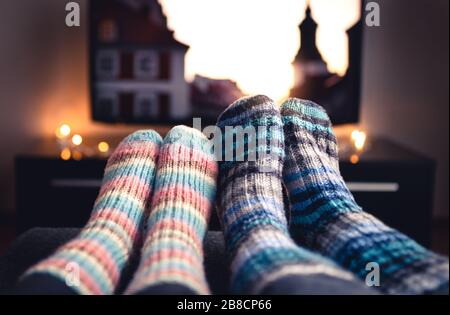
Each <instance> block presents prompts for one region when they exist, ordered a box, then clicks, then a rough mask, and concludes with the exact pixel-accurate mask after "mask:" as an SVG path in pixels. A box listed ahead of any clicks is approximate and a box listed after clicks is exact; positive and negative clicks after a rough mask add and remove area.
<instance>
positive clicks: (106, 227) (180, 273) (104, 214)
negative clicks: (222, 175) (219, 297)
mask: <svg viewBox="0 0 450 315" xmlns="http://www.w3.org/2000/svg"><path fill="white" fill-rule="evenodd" d="M208 147H209V146H208V139H207V138H206V137H205V136H203V134H202V133H201V132H200V131H198V130H195V129H192V128H188V127H184V126H178V127H175V128H173V129H172V130H171V131H170V132H169V133H168V134H167V136H166V137H165V139H164V141H163V140H162V139H161V137H160V135H159V134H157V133H156V132H155V131H151V130H148V131H138V132H136V133H134V134H132V135H130V136H128V137H127V138H125V139H124V140H123V141H122V142H121V144H120V145H119V146H118V148H117V149H116V150H115V152H114V153H113V154H112V155H111V157H110V158H109V160H108V163H107V166H106V169H105V175H104V178H103V184H102V188H101V190H100V193H99V196H98V197H97V200H96V202H95V205H94V209H93V211H92V215H91V218H90V219H89V221H88V223H87V225H86V226H85V227H84V228H83V229H82V231H81V233H80V234H79V236H78V237H77V238H75V239H74V240H72V241H70V242H69V243H67V244H65V245H64V246H62V247H61V248H59V249H58V250H57V251H56V253H55V254H53V255H52V256H50V257H49V258H47V259H46V260H44V261H42V262H40V263H39V264H37V265H36V266H34V267H32V268H31V269H30V270H29V271H27V272H26V273H25V275H24V276H23V277H22V279H21V281H20V282H19V284H18V287H17V293H19V294H96V295H99V294H113V293H117V289H118V285H119V282H120V278H121V276H122V274H123V273H124V270H125V269H126V267H127V266H128V265H129V262H130V259H131V257H132V255H133V253H134V252H137V251H138V250H139V249H141V258H140V263H139V266H138V269H137V271H136V273H135V275H134V277H133V280H132V281H131V283H130V284H129V285H128V287H127V288H126V290H125V294H208V293H209V288H208V285H207V282H206V279H205V273H204V269H203V248H202V243H203V238H204V236H205V233H206V230H207V226H208V220H209V217H210V212H211V207H212V204H213V200H214V197H215V193H216V176H217V163H216V161H215V159H214V156H213V154H212V153H211V152H210V151H208V150H206V149H205V148H208Z"/></svg>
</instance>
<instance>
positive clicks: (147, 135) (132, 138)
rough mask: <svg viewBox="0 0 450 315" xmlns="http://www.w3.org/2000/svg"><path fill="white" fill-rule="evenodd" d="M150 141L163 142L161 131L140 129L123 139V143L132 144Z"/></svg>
mask: <svg viewBox="0 0 450 315" xmlns="http://www.w3.org/2000/svg"><path fill="white" fill-rule="evenodd" d="M148 141H150V142H154V143H156V144H158V145H159V144H161V143H162V138H161V136H160V135H159V133H157V132H156V131H154V130H139V131H136V132H134V133H132V134H131V135H129V136H127V137H126V138H125V139H124V140H123V141H122V143H127V144H130V143H133V142H148Z"/></svg>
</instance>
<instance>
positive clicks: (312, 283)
mask: <svg viewBox="0 0 450 315" xmlns="http://www.w3.org/2000/svg"><path fill="white" fill-rule="evenodd" d="M217 126H218V127H219V128H220V129H221V131H222V137H223V141H224V142H225V152H224V153H225V154H224V155H225V156H222V158H224V159H226V160H225V161H219V189H218V192H219V193H220V196H219V218H220V220H221V223H222V226H223V229H224V236H225V242H226V246H227V250H228V252H229V255H230V258H231V273H232V279H231V289H232V292H234V293H236V294H242V293H246V294H248V293H251V294H266V293H267V294H306V293H314V294H322V293H323V294H331V293H368V292H369V291H368V290H367V288H366V287H365V286H363V285H362V284H361V283H360V282H355V281H354V278H353V276H352V275H351V274H350V273H347V272H345V271H343V270H341V269H339V268H338V267H336V266H335V265H334V264H333V263H331V262H330V261H328V260H326V259H325V258H322V257H320V256H318V255H315V254H313V253H311V252H309V251H307V250H305V249H301V248H299V247H298V246H296V244H295V243H294V241H293V240H292V239H291V238H290V236H289V232H288V226H287V219H286V215H285V210H284V206H283V195H282V182H281V177H282V166H283V159H284V137H283V127H282V121H281V116H280V112H279V109H278V107H277V106H276V105H275V104H274V103H273V101H272V100H270V99H269V98H268V97H265V96H255V97H250V98H244V99H241V100H238V101H237V102H235V103H234V104H232V105H231V106H230V107H229V108H228V109H227V110H226V111H225V112H224V113H223V114H222V115H221V117H220V118H219V120H218V123H217ZM234 126H237V128H238V129H236V128H234ZM252 127H253V128H252ZM230 128H234V130H233V132H232V131H231V130H230ZM252 129H253V130H254V132H253V134H252V131H251V130H252ZM243 131H245V132H248V133H246V136H244V137H242V132H243ZM255 140H256V141H255ZM255 142H256V143H255ZM255 152H256V153H257V154H256V156H255V155H254V153H255ZM230 153H231V154H232V155H231V154H230ZM230 157H231V159H230ZM324 284H327V285H324Z"/></svg>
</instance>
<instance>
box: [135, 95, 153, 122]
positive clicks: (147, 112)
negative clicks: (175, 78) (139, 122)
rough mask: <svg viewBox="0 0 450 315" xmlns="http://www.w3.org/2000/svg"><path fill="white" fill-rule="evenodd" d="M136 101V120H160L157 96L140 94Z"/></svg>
mask: <svg viewBox="0 0 450 315" xmlns="http://www.w3.org/2000/svg"><path fill="white" fill-rule="evenodd" d="M135 100H136V101H135V106H134V115H135V118H136V119H150V118H158V115H159V110H158V97H157V95H156V94H153V93H146V94H138V95H137V97H136V98H135Z"/></svg>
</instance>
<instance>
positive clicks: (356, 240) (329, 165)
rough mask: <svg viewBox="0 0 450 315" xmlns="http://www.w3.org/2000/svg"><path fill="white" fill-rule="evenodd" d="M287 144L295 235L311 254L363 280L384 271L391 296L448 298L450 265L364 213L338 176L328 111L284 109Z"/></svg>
mask: <svg viewBox="0 0 450 315" xmlns="http://www.w3.org/2000/svg"><path fill="white" fill-rule="evenodd" d="M281 114H282V117H283V122H284V133H285V138H286V141H285V143H286V160H285V164H284V171H283V178H284V182H285V184H286V186H287V188H288V190H289V198H290V202H291V216H292V223H291V234H292V235H293V237H294V239H295V240H296V241H297V242H298V243H299V244H302V245H305V246H306V247H308V248H309V249H312V250H315V251H318V252H320V253H321V254H323V255H324V256H326V257H328V258H330V259H332V260H334V261H335V262H337V263H338V264H340V265H341V266H342V267H344V268H346V269H348V270H350V271H352V272H354V273H355V274H356V275H358V276H359V277H360V278H362V279H364V278H365V277H366V276H367V274H368V271H367V270H366V266H368V264H369V263H376V264H378V265H379V267H380V272H381V279H380V281H381V283H380V285H381V286H380V289H381V290H382V291H383V292H386V293H399V294H424V293H440V292H448V273H449V269H448V260H447V259H445V258H443V257H440V256H438V255H435V254H433V253H431V252H430V251H428V250H426V249H425V248H423V247H422V246H420V245H419V244H417V243H416V242H415V241H413V240H411V239H409V238H408V237H406V236H405V235H403V234H401V233H399V232H397V231H395V230H393V229H391V228H389V227H387V226H386V225H384V224H383V223H382V222H380V221H379V220H377V219H376V218H374V217H373V216H371V215H370V214H368V213H366V212H363V211H362V209H361V208H360V207H359V206H358V205H357V204H356V202H355V200H354V198H353V196H352V194H351V193H350V191H349V190H348V188H347V187H346V185H345V183H344V180H343V178H342V176H341V174H340V172H339V163H338V162H339V161H338V153H337V151H338V150H337V144H336V137H335V135H334V133H333V130H332V128H331V122H330V120H329V118H328V116H327V114H326V112H325V110H324V109H323V108H322V107H320V106H319V105H317V104H314V103H312V102H309V101H303V100H298V99H290V100H288V101H287V102H285V103H284V104H283V106H282V109H281Z"/></svg>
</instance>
